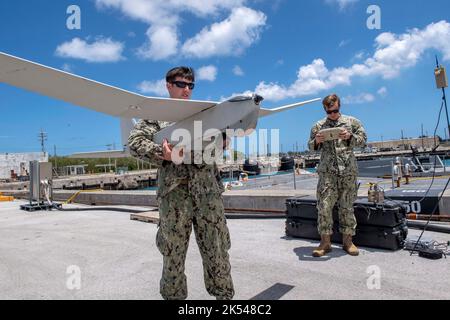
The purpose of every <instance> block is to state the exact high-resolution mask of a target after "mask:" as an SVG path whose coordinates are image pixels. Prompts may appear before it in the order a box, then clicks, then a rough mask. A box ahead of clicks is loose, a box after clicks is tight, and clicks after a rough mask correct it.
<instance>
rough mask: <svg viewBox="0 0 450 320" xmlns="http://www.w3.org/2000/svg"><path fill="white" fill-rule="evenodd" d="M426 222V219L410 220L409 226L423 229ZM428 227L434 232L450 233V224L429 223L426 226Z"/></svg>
mask: <svg viewBox="0 0 450 320" xmlns="http://www.w3.org/2000/svg"><path fill="white" fill-rule="evenodd" d="M426 224H427V222H426V221H416V220H408V228H411V229H419V230H423V228H424V227H425V226H426ZM426 229H427V230H428V231H432V232H439V233H450V226H448V225H444V224H442V225H441V224H428V226H426Z"/></svg>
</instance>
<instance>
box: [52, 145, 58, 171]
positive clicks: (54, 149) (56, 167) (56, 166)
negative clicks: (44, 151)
mask: <svg viewBox="0 0 450 320" xmlns="http://www.w3.org/2000/svg"><path fill="white" fill-rule="evenodd" d="M53 157H54V158H55V171H56V172H58V160H57V159H56V144H54V145H53Z"/></svg>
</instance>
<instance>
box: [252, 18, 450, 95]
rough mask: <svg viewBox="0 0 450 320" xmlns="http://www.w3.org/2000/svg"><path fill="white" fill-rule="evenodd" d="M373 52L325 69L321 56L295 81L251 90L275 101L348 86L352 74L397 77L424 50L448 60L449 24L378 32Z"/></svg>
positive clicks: (299, 74)
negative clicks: (361, 59) (346, 64)
mask: <svg viewBox="0 0 450 320" xmlns="http://www.w3.org/2000/svg"><path fill="white" fill-rule="evenodd" d="M375 47H376V50H375V52H374V54H373V55H372V56H371V57H369V58H368V59H366V60H365V61H364V62H363V63H359V64H354V65H352V66H350V67H337V68H334V69H332V70H329V69H328V68H327V67H326V64H325V61H323V60H322V59H316V60H314V61H313V62H312V63H311V64H310V65H306V66H302V67H300V69H299V71H298V74H297V80H296V81H295V82H294V83H293V84H291V85H289V86H283V85H280V84H278V83H265V82H261V83H260V84H259V85H258V86H257V87H256V89H255V91H256V92H257V93H258V94H260V95H262V96H263V97H264V98H265V99H266V100H272V101H278V100H282V99H286V98H298V97H302V96H306V95H311V94H317V93H319V92H321V91H324V90H330V89H332V88H335V87H337V86H339V85H350V84H351V80H352V78H354V77H368V76H379V77H382V78H383V79H392V78H395V77H398V76H399V75H400V73H401V71H402V70H404V69H407V68H411V67H413V66H415V65H416V64H417V63H418V62H419V60H420V59H421V58H422V56H423V55H424V53H425V52H426V51H427V50H429V49H433V50H435V51H438V52H442V54H443V57H444V60H446V61H448V60H450V23H448V22H447V21H440V22H438V23H432V24H430V25H428V26H427V27H425V28H424V29H422V30H419V29H412V30H409V31H408V32H407V33H404V34H400V35H395V34H392V33H383V34H380V35H379V36H378V37H377V38H376V39H375Z"/></svg>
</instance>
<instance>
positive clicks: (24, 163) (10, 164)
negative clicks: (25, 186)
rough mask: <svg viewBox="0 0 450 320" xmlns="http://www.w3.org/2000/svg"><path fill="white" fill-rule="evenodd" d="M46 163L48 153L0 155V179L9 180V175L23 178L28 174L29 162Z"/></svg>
mask: <svg viewBox="0 0 450 320" xmlns="http://www.w3.org/2000/svg"><path fill="white" fill-rule="evenodd" d="M35 160H37V161H41V162H48V153H42V152H32V153H0V179H4V180H5V179H11V173H14V174H16V175H17V176H25V175H27V173H29V172H30V161H35Z"/></svg>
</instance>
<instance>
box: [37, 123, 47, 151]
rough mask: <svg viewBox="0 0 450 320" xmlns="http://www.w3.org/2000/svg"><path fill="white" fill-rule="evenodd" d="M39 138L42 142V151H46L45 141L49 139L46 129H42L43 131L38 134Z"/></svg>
mask: <svg viewBox="0 0 450 320" xmlns="http://www.w3.org/2000/svg"><path fill="white" fill-rule="evenodd" d="M38 139H39V141H40V142H41V150H42V153H45V141H47V132H44V130H43V129H41V132H39V134H38Z"/></svg>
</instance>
